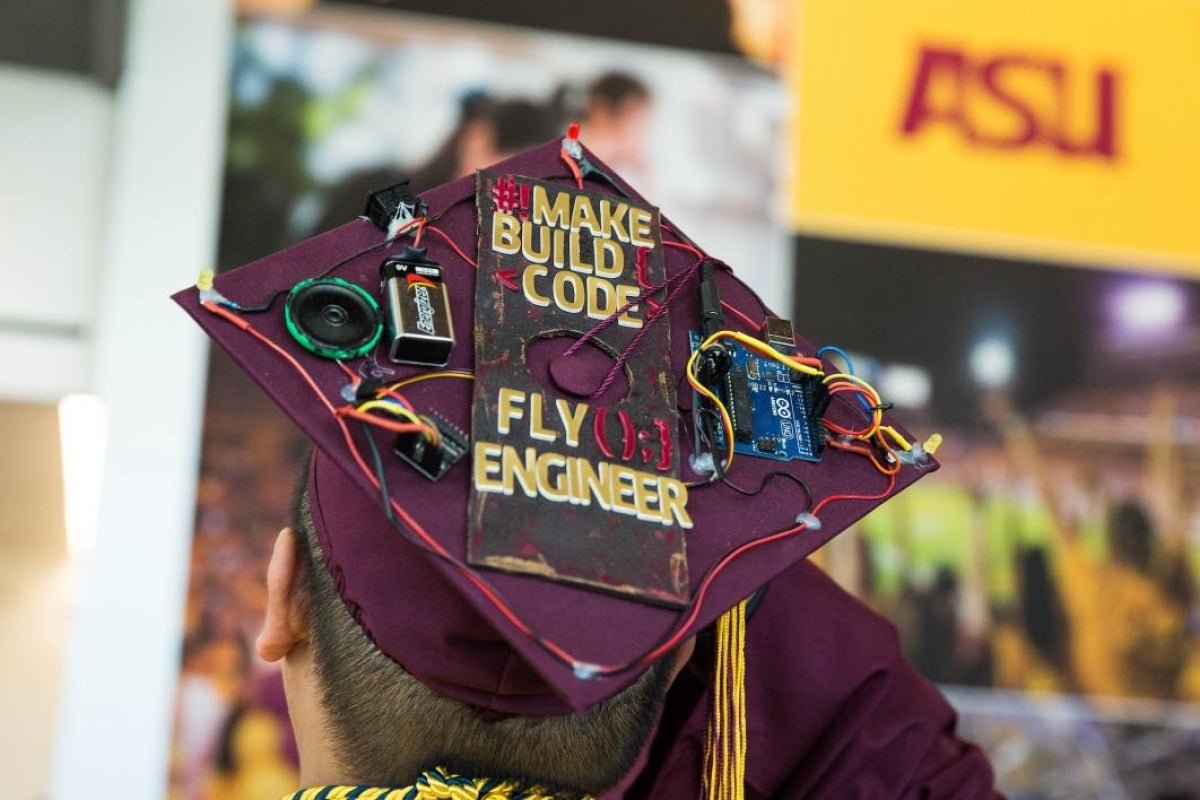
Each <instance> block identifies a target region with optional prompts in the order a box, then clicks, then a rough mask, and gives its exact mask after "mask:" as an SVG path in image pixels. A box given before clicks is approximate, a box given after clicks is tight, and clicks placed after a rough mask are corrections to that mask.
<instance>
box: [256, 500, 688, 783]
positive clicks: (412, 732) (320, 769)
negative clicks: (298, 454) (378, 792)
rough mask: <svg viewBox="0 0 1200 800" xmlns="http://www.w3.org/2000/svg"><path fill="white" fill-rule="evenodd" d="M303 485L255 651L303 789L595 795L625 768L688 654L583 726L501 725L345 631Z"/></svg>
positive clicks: (346, 616) (515, 718) (662, 664)
mask: <svg viewBox="0 0 1200 800" xmlns="http://www.w3.org/2000/svg"><path fill="white" fill-rule="evenodd" d="M305 485H306V484H303V483H302V484H301V487H302V488H301V490H300V491H298V492H297V495H296V498H295V501H294V504H293V505H294V507H293V527H292V528H290V529H286V530H284V531H283V532H281V534H280V536H279V540H278V542H277V543H276V547H275V551H274V554H273V556H272V559H271V566H270V569H269V571H268V577H267V582H268V607H267V619H266V622H265V625H264V630H263V634H262V636H261V637H260V638H259V641H258V650H259V653H260V655H262V657H263V658H264V659H267V660H269V661H276V660H280V659H282V660H283V661H284V680H285V685H286V687H287V692H288V704H289V709H290V712H291V715H292V720H293V725H294V727H295V728H296V737H297V742H298V744H299V746H300V754H301V769H302V772H303V773H304V774H303V775H302V779H303V780H304V781H305V782H306V783H314V782H326V783H327V782H332V781H337V782H343V783H344V782H355V783H370V784H379V785H403V784H405V783H408V782H411V781H412V780H413V779H414V778H415V777H416V776H417V775H419V774H420V773H421V772H422V771H423V770H426V769H431V768H433V767H436V766H440V767H445V768H447V769H449V770H450V771H452V772H457V773H460V774H467V775H474V776H486V777H489V778H498V779H505V778H507V779H515V780H518V781H521V782H523V783H526V784H540V785H543V786H550V787H555V788H557V789H559V790H565V791H573V792H590V793H598V792H601V791H603V790H604V789H606V788H609V787H610V786H612V785H614V784H615V783H616V782H617V781H618V780H619V779H620V778H621V777H622V776H623V775H624V774H625V773H626V772H628V771H629V770H630V769H631V768H632V766H633V764H634V762H635V760H636V758H637V756H638V754H639V752H640V751H641V749H642V746H643V745H644V743H645V741H646V739H647V737H648V736H649V734H650V732H651V731H652V729H653V726H654V723H655V721H656V719H657V716H658V713H659V712H660V710H661V708H662V704H663V701H664V700H665V697H666V693H667V689H668V688H669V686H670V683H671V681H672V680H673V678H674V676H675V674H676V673H677V671H678V669H679V667H681V666H682V664H683V663H684V661H685V660H686V656H687V654H688V653H689V652H690V647H685V648H684V651H686V652H684V651H681V652H679V653H677V654H676V655H675V656H674V657H672V656H667V657H665V658H663V659H661V660H660V661H658V662H656V664H655V665H653V666H652V667H651V668H650V669H649V670H647V671H646V672H645V674H644V675H643V676H642V677H641V678H640V679H638V680H637V681H636V682H635V683H633V684H632V685H631V686H630V687H628V688H627V689H625V690H624V691H622V692H620V693H618V694H617V695H615V696H613V697H612V698H610V699H609V700H606V701H605V702H603V703H601V704H600V705H598V706H596V707H595V708H593V709H592V710H591V711H589V712H588V713H587V714H584V715H574V714H565V715H558V716H541V717H538V716H519V715H504V714H497V713H493V712H490V711H488V710H486V709H482V708H476V707H472V706H470V705H467V704H465V703H461V702H458V701H456V700H453V699H450V698H447V697H443V696H441V695H439V694H437V693H435V692H434V691H432V690H431V689H429V688H427V687H426V686H425V685H424V684H422V683H421V682H420V681H418V680H417V679H415V678H414V677H412V676H411V675H409V674H408V673H407V672H406V671H405V670H404V669H403V668H401V667H400V666H399V665H398V664H397V663H396V662H395V661H394V660H392V659H391V658H389V657H388V656H387V655H385V654H384V653H382V652H381V651H380V650H379V649H378V648H377V647H376V645H375V644H374V643H373V642H372V641H371V639H370V638H369V637H368V636H367V634H366V633H365V632H364V631H363V629H362V628H361V627H360V626H359V624H358V623H357V622H356V621H355V619H354V616H353V614H352V612H351V611H350V610H349V609H348V608H347V607H346V605H345V603H344V602H343V601H342V598H341V597H340V595H339V593H338V589H337V586H336V584H335V582H334V579H333V578H332V576H331V575H330V573H329V570H328V569H327V567H326V564H325V559H324V557H323V555H322V552H321V548H320V545H319V543H318V538H317V536H316V534H315V532H314V529H313V522H312V516H311V511H310V508H309V498H308V493H307V491H306V490H305V489H304V488H303V487H304V486H305ZM398 613H403V611H399V612H398Z"/></svg>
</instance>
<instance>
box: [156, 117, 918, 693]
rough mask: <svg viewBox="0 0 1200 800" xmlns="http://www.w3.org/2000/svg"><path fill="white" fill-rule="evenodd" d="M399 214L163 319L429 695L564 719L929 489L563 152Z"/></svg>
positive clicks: (598, 169)
mask: <svg viewBox="0 0 1200 800" xmlns="http://www.w3.org/2000/svg"><path fill="white" fill-rule="evenodd" d="M420 199H421V201H422V203H421V207H422V209H423V216H419V217H413V216H412V215H411V208H412V206H413V204H412V203H411V202H409V203H407V204H405V205H404V208H406V209H409V210H408V212H406V213H405V212H401V211H400V209H399V207H397V212H396V213H397V214H398V215H399V216H395V217H393V218H391V219H388V218H386V217H387V215H386V214H382V213H381V212H380V211H379V209H375V210H374V211H373V213H372V216H373V217H375V218H376V219H375V221H374V222H373V221H372V220H371V219H369V218H366V217H363V218H359V219H356V220H354V221H352V222H349V223H347V224H346V225H343V226H341V227H339V228H337V229H335V230H333V231H330V232H328V233H325V234H322V235H319V236H317V237H315V238H312V239H309V240H307V241H305V242H302V243H300V244H299V245H296V246H294V247H292V248H290V249H287V250H284V251H282V252H279V253H276V254H274V255H271V256H268V257H266V258H264V259H261V260H259V261H256V262H253V263H251V264H248V265H246V266H244V267H242V268H240V269H237V270H234V271H231V272H229V273H227V274H223V275H221V276H219V277H217V278H216V279H215V280H212V279H211V277H209V278H208V279H205V280H202V281H201V282H200V284H198V286H197V287H195V288H188V289H185V290H183V291H181V292H179V293H178V294H176V295H175V300H176V301H177V302H178V303H179V304H180V305H181V306H182V307H183V308H184V309H185V310H187V311H188V313H190V314H191V315H192V316H193V317H194V318H195V319H196V321H197V322H199V323H200V325H201V326H202V327H203V328H204V329H205V331H206V332H207V333H208V334H209V335H210V336H211V337H212V338H213V339H214V340H215V341H216V342H217V343H218V344H219V345H220V346H221V347H222V348H224V349H225V350H226V351H227V352H228V353H229V354H230V356H232V358H233V359H234V360H235V361H236V362H237V363H238V364H239V365H240V366H241V367H242V368H243V369H244V370H245V371H246V372H247V373H248V374H249V375H250V376H251V377H252V378H253V379H254V380H255V381H256V382H257V383H258V384H259V385H260V386H261V387H262V389H263V390H264V391H266V392H267V394H268V395H270V396H271V397H272V398H273V399H274V401H275V402H276V403H278V404H279V406H280V407H281V408H282V409H283V410H284V412H285V413H287V414H288V416H289V417H291V418H292V420H294V421H295V423H296V424H297V425H298V426H299V427H300V428H301V429H302V430H303V432H304V433H305V434H306V435H307V436H308V437H309V438H310V439H311V440H312V442H313V444H314V445H315V447H314V453H313V460H312V464H311V472H310V485H309V493H310V501H311V505H312V510H313V518H314V523H315V528H316V532H317V535H318V538H319V540H320V545H321V547H322V550H323V553H324V557H325V561H326V563H327V564H328V566H329V568H330V569H331V571H332V572H333V573H334V577H335V579H336V584H337V586H338V588H339V591H340V592H341V595H342V598H343V599H344V601H345V602H346V603H347V605H348V606H349V607H351V608H352V609H353V610H354V616H355V618H356V619H357V620H358V621H359V623H360V624H361V626H362V628H363V629H364V630H365V631H366V632H367V634H368V635H369V636H370V637H371V639H372V640H373V641H374V642H375V644H376V645H377V646H378V647H379V648H380V649H381V650H382V651H383V652H385V653H386V654H387V655H389V656H390V657H391V658H393V659H394V660H395V661H396V662H397V663H399V664H400V665H401V666H402V667H403V668H404V669H406V670H407V671H408V672H409V673H411V674H412V675H414V676H415V677H416V678H418V679H419V680H421V681H422V682H424V683H425V684H427V685H428V686H430V687H431V688H432V689H434V690H435V691H437V692H439V693H441V694H443V695H446V696H449V697H452V698H455V699H457V700H460V701H463V702H466V703H470V704H473V705H476V706H481V707H485V708H488V709H491V710H494V711H496V712H501V713H513V714H555V713H566V712H583V711H585V710H586V709H588V708H589V707H591V706H593V705H595V704H596V703H598V702H600V701H602V700H604V699H606V698H608V697H610V696H612V695H614V694H616V693H617V692H619V691H620V690H622V689H623V688H625V687H627V686H628V685H630V684H631V683H632V682H633V681H634V680H636V679H637V677H638V676H639V675H640V674H642V673H643V672H644V671H645V669H646V668H647V667H648V666H649V665H650V664H651V663H653V662H654V661H656V660H657V659H659V658H661V657H662V656H663V655H665V654H667V653H669V652H671V651H672V650H673V649H674V648H675V647H676V646H677V645H678V644H679V643H681V642H683V641H685V640H687V639H688V638H690V637H692V636H694V635H695V634H697V633H698V632H700V631H702V630H704V629H706V628H708V627H709V626H712V625H713V624H714V622H715V621H717V620H718V619H719V618H720V619H724V620H726V621H728V619H729V617H728V616H727V612H730V611H731V609H733V610H735V611H736V610H737V609H739V608H741V609H744V604H743V601H745V600H746V599H747V598H749V597H751V596H752V595H754V594H755V593H756V592H758V591H759V590H761V589H762V588H763V587H764V586H766V585H767V584H768V583H769V582H770V581H771V579H772V578H773V577H775V576H776V575H777V574H779V573H780V572H781V571H783V570H785V569H787V568H788V567H789V566H791V565H793V564H794V563H796V562H797V561H800V560H801V559H804V558H805V557H806V556H808V555H809V554H810V553H812V552H813V551H814V550H816V549H817V548H818V547H820V546H821V545H822V544H824V543H825V542H826V541H828V540H829V539H830V538H831V537H832V536H834V535H835V534H837V533H838V532H839V531H841V530H843V529H845V528H846V527H847V526H848V525H850V524H851V523H853V522H854V521H856V520H857V519H859V518H860V517H861V516H863V515H864V514H865V513H866V512H868V511H869V510H871V509H872V508H873V507H874V506H876V505H877V504H879V503H880V502H882V501H883V500H885V499H886V498H887V497H890V496H891V495H893V494H895V493H896V492H897V491H899V490H900V489H902V488H904V487H906V486H907V485H909V484H910V483H912V482H913V481H914V480H916V479H917V478H919V477H920V476H921V475H923V474H924V473H926V472H928V471H930V470H932V469H934V468H936V463H935V462H934V461H933V460H932V458H930V456H929V453H928V452H925V451H923V450H922V446H921V445H916V444H913V443H910V441H909V438H910V437H909V436H908V434H907V433H906V432H905V431H904V430H903V429H901V428H899V427H898V426H897V425H896V424H894V423H892V422H891V421H890V420H889V419H887V418H886V414H885V412H886V409H885V407H884V406H883V403H882V402H881V401H880V399H879V397H878V395H877V394H876V393H875V392H874V390H873V389H871V388H870V387H869V385H868V384H866V383H865V382H864V381H862V380H861V378H859V377H857V376H854V375H852V374H850V373H849V372H848V371H845V370H844V369H842V368H839V367H837V366H835V365H834V364H833V363H832V362H830V361H828V360H824V359H821V358H818V357H817V355H818V354H817V351H816V350H814V348H813V347H812V346H810V345H809V344H808V343H807V342H805V341H804V340H803V339H802V338H799V337H798V336H796V335H795V334H794V333H793V332H792V330H791V326H790V325H789V324H788V323H787V322H786V321H785V320H782V319H781V318H779V317H777V316H776V315H774V314H773V313H772V312H771V311H770V310H768V309H767V307H766V306H765V304H764V303H763V302H762V301H761V299H760V298H759V297H758V296H756V295H755V293H754V292H753V291H752V290H751V289H750V288H748V287H747V286H746V285H745V284H743V283H742V282H741V281H739V280H738V279H737V278H736V276H735V273H734V272H733V271H732V270H731V269H730V268H729V267H728V266H726V265H725V264H723V263H722V262H720V261H719V260H717V259H715V258H712V257H710V256H709V255H707V254H706V253H704V251H703V250H702V249H701V248H700V247H699V246H697V245H696V244H695V243H694V242H693V241H692V240H691V239H689V238H687V236H686V234H685V233H684V232H683V231H680V230H679V229H678V228H676V227H675V226H673V225H672V224H671V223H670V222H669V221H668V220H667V219H666V218H664V217H662V216H661V214H660V213H659V211H658V209H656V208H655V207H654V206H652V205H650V203H648V202H647V201H646V200H645V199H644V198H642V197H641V196H640V195H638V194H637V193H636V192H635V191H634V190H633V189H632V188H631V187H629V186H628V185H627V184H625V183H624V182H623V181H622V180H621V179H620V178H619V177H618V176H616V175H615V174H614V173H612V172H611V171H609V170H608V169H607V168H606V167H605V166H604V165H603V164H602V163H600V162H599V161H598V160H596V159H595V158H594V157H592V156H591V155H590V154H589V153H587V151H585V150H583V149H582V148H581V147H579V145H578V143H577V142H576V141H575V140H574V138H573V137H569V138H568V139H567V140H564V141H563V142H562V143H558V142H554V143H549V144H546V145H543V146H540V147H537V148H534V149H532V150H529V151H527V152H524V153H522V154H520V155H517V156H515V157H513V158H511V159H508V160H506V161H503V162H501V163H499V164H497V165H496V166H494V167H493V168H491V169H488V170H485V171H482V172H480V173H478V174H477V175H476V176H473V177H468V178H463V179H461V180H457V181H454V182H452V183H449V184H446V185H444V186H441V187H438V188H436V189H433V190H430V191H428V192H426V193H424V194H423V195H421V198H420ZM277 297H283V298H284V300H283V302H282V303H280V302H270V300H272V299H274V298H277ZM822 302H837V298H823V299H822ZM930 449H932V448H930ZM796 613H798V614H802V613H806V610H805V609H803V608H797V609H796ZM732 631H733V633H732V634H731V635H733V636H735V637H736V635H737V630H736V626H734V628H733V629H732Z"/></svg>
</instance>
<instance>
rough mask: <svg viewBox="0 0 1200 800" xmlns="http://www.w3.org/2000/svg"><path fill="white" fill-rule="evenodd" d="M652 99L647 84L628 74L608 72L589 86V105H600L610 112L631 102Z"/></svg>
mask: <svg viewBox="0 0 1200 800" xmlns="http://www.w3.org/2000/svg"><path fill="white" fill-rule="evenodd" d="M649 97H650V89H649V88H647V86H646V84H644V83H642V82H641V81H640V80H638V79H637V78H635V77H634V76H633V75H630V74H629V73H628V72H619V71H613V72H606V73H604V74H603V75H601V76H600V77H598V78H596V79H595V80H594V81H592V82H591V83H589V84H588V87H587V99H588V102H589V103H600V104H602V105H603V106H604V107H605V108H606V109H608V110H609V111H613V112H615V111H617V110H619V109H620V107H621V106H622V105H623V104H624V103H626V102H628V101H630V100H645V99H647V98H649Z"/></svg>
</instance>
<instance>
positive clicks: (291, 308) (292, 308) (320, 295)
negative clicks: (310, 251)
mask: <svg viewBox="0 0 1200 800" xmlns="http://www.w3.org/2000/svg"><path fill="white" fill-rule="evenodd" d="M283 316H284V321H285V322H286V323H287V329H288V332H289V333H290V334H291V335H292V338H293V339H295V340H296V341H297V342H299V343H300V346H301V347H303V348H304V349H305V350H308V351H309V352H311V353H315V354H316V355H318V356H321V357H322V358H336V359H340V360H347V359H351V358H358V357H359V356H362V355H366V354H367V353H369V352H370V351H371V348H373V347H374V346H375V344H376V343H377V342H378V341H379V337H380V335H381V334H382V332H383V323H382V317H381V316H380V313H379V304H378V303H376V302H375V298H373V297H371V295H369V294H368V293H367V291H366V290H365V289H363V288H362V287H361V286H356V285H354V284H353V283H350V282H349V281H345V280H342V279H341V278H309V279H308V280H304V281H300V283H297V284H296V285H295V286H293V287H292V290H291V291H290V292H288V296H287V303H286V304H285V305H284V308H283Z"/></svg>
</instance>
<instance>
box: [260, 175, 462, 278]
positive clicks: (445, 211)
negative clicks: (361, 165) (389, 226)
mask: <svg viewBox="0 0 1200 800" xmlns="http://www.w3.org/2000/svg"><path fill="white" fill-rule="evenodd" d="M473 197H475V192H471V193H470V194H469V195H467V196H465V197H461V198H459V199H458V200H455V201H454V202H453V203H450V204H449V205H447V206H446V207H445V208H443V209H442V210H440V211H438V212H437V213H435V214H434V215H433V216H426V217H425V223H424V224H425V225H432V224H433V223H435V222H437V221H438V220H439V219H441V218H442V217H444V216H446V214H448V213H449V212H450V210H451V209H452V208H454V207H455V206H457V205H459V204H460V203H465V202H466V201H468V200H470V199H472V198H473ZM414 230H415V229H414ZM410 235H412V231H408V232H406V233H405V236H410ZM401 238H402V237H400V236H387V237H384V240H383V241H382V242H376V243H375V244H373V245H370V246H368V247H364V248H363V249H362V250H359V251H358V252H357V253H351V254H350V255H348V256H346V257H345V258H343V259H342V260H341V261H338V262H336V263H334V264H333V266H331V267H328V268H327V269H326V270H325V271H324V272H322V273H320V274H319V275H317V277H318V278H324V277H325V276H326V275H328V274H329V273H331V272H333V271H334V270H335V269H338V268H340V267H344V266H345V265H346V264H348V263H350V262H351V261H354V260H355V259H356V258H359V257H361V256H365V255H366V254H367V253H371V252H374V251H376V250H378V249H380V248H382V247H387V246H388V245H390V244H392V243H394V242H398V241H400V239H401ZM272 299H273V298H272Z"/></svg>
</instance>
